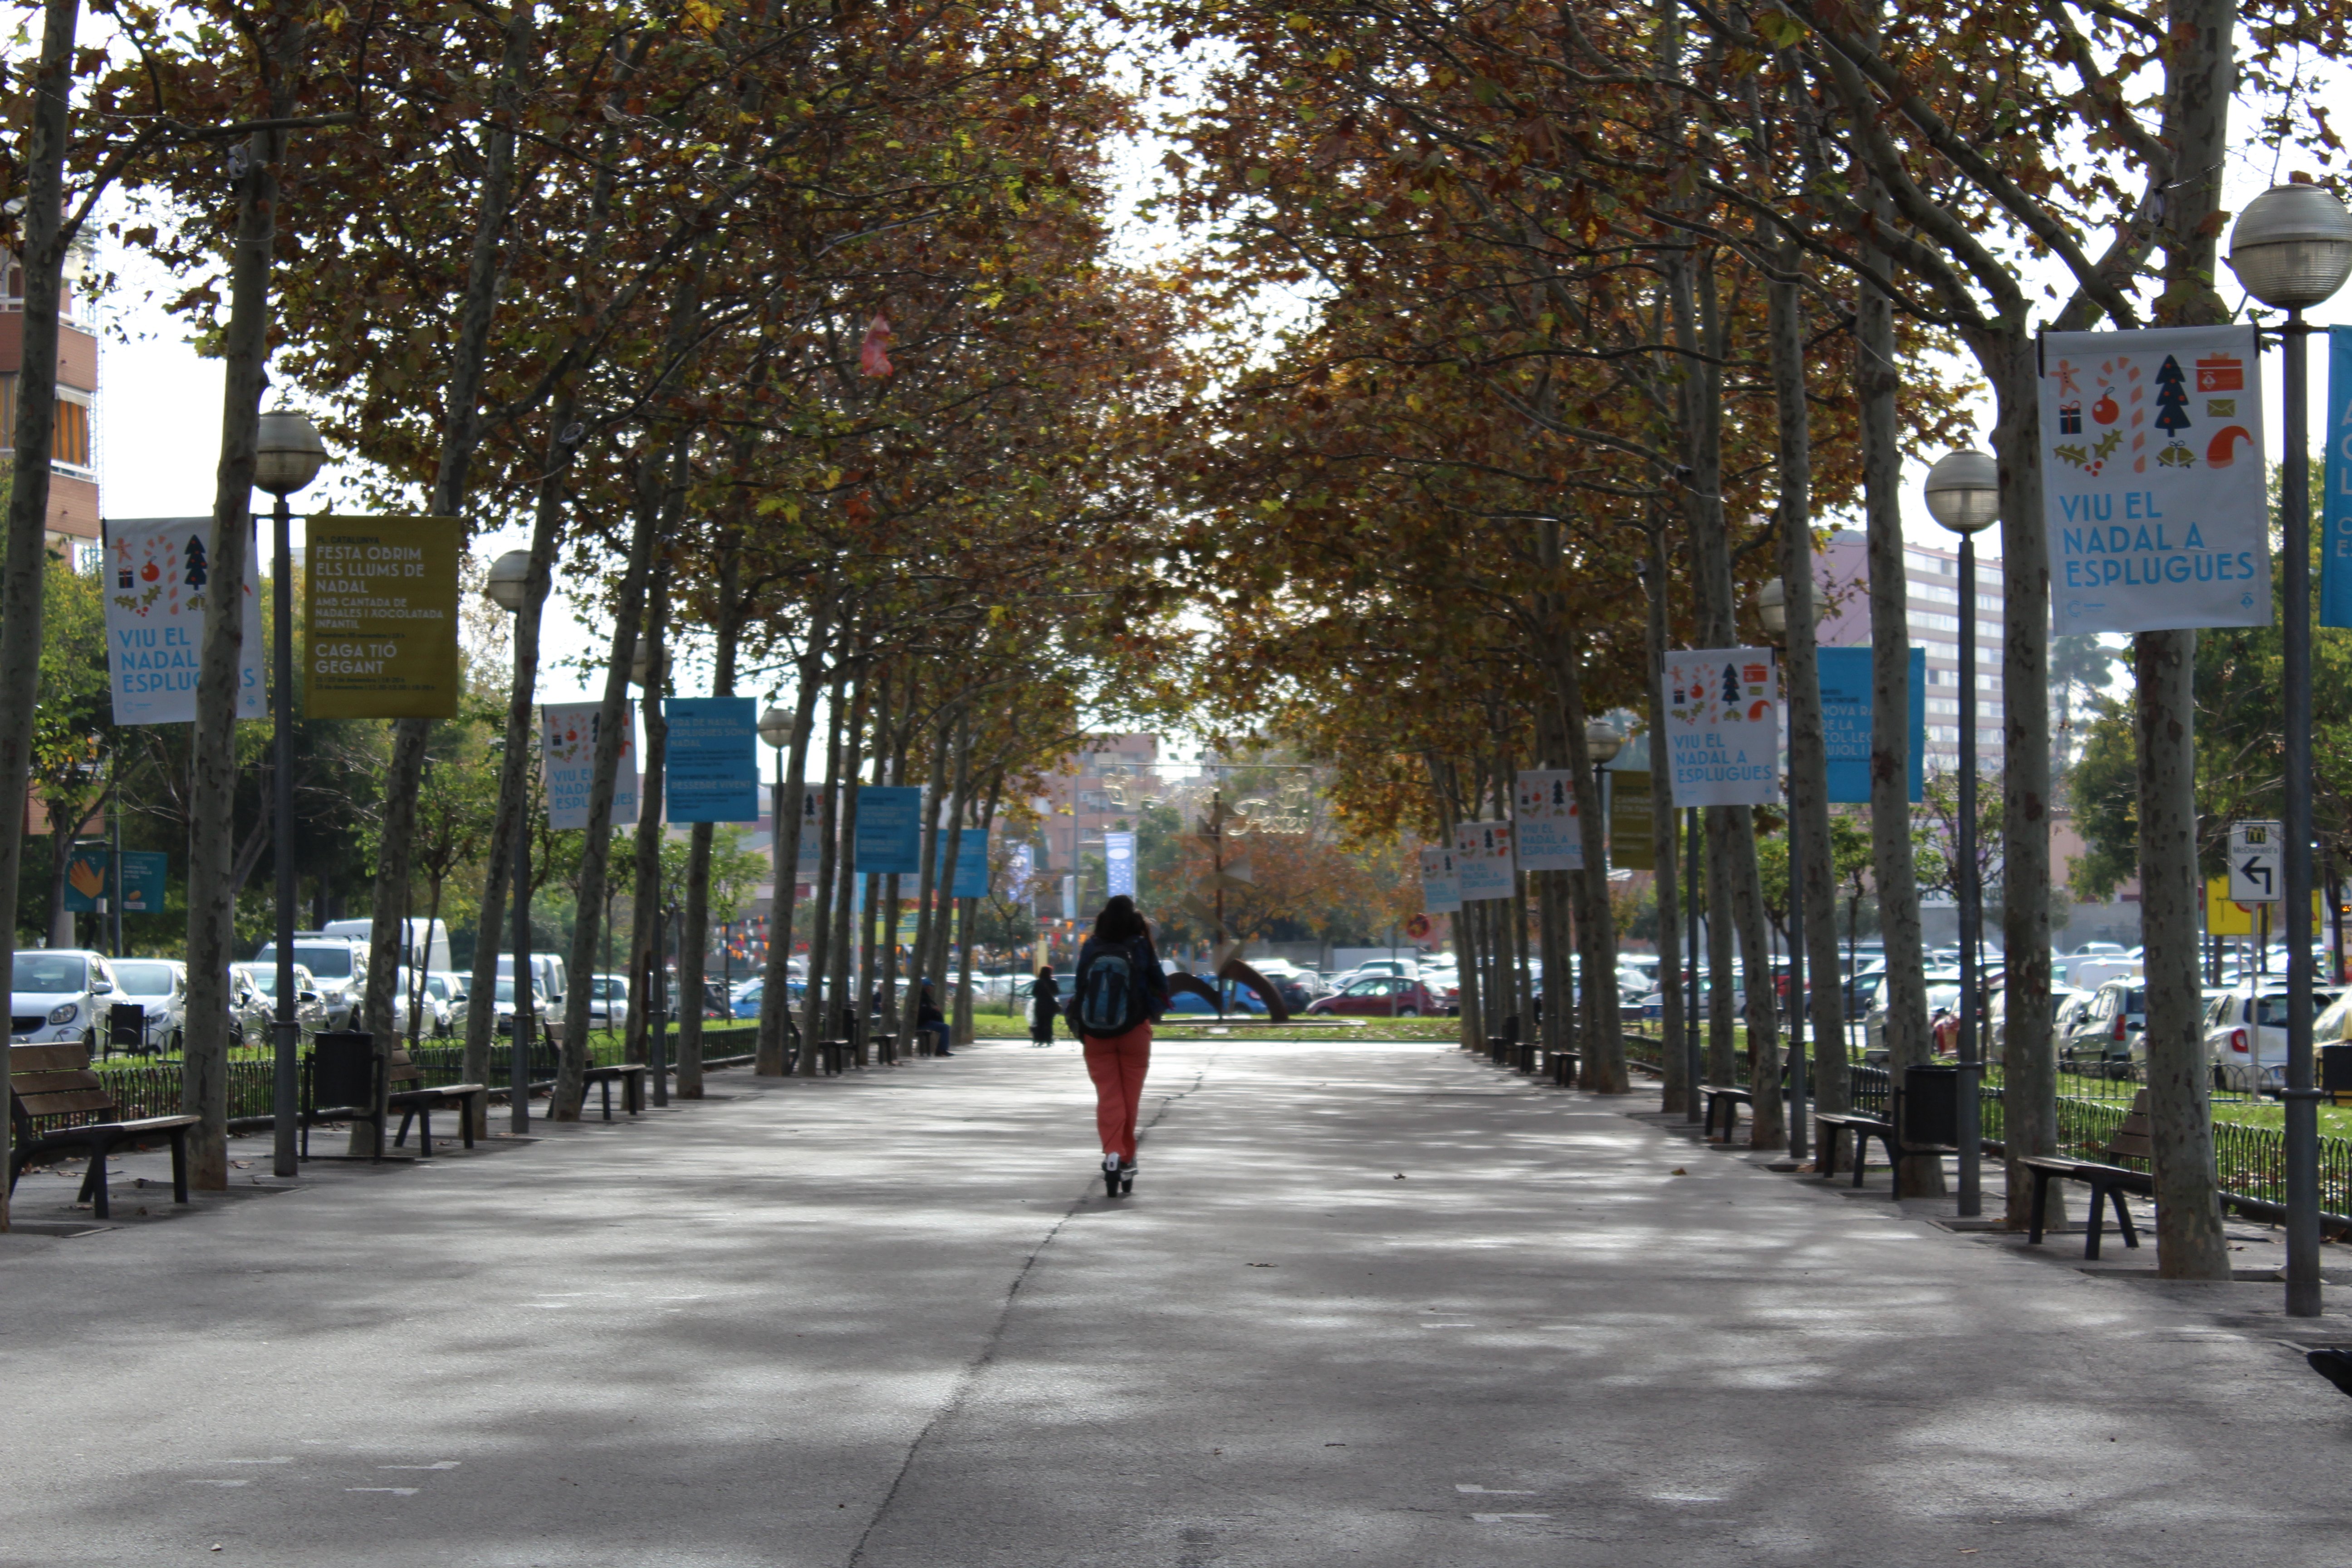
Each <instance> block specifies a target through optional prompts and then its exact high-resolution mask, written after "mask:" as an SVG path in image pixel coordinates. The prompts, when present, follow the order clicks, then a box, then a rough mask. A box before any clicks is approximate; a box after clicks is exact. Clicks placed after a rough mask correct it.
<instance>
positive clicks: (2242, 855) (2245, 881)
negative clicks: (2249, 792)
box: [2230, 822, 2286, 904]
mask: <svg viewBox="0 0 2352 1568" xmlns="http://www.w3.org/2000/svg"><path fill="white" fill-rule="evenodd" d="M2281 842H2282V840H2281V838H2280V835H2279V825H2278V824H2277V823H2275V822H2233V823H2231V824H2230V898H2231V900H2232V901H2234V902H2236V903H2241V904H2274V903H2277V902H2278V901H2279V900H2281V899H2283V898H2284V897H2285V896H2286V891H2285V886H2284V882H2285V873H2284V870H2282V869H2281V868H2280V866H2279V846H2280V843H2281Z"/></svg>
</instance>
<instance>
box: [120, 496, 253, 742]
mask: <svg viewBox="0 0 2352 1568" xmlns="http://www.w3.org/2000/svg"><path fill="white" fill-rule="evenodd" d="M212 527H213V520H212V519H211V518H208V517H141V518H121V517H114V518H109V519H107V520H106V521H105V524H104V528H105V531H106V542H105V545H104V556H105V565H104V571H105V574H106V665H107V672H108V675H109V677H110V683H111V685H112V687H113V689H114V721H115V722H116V723H118V724H193V723H194V722H195V719H196V672H197V668H198V667H199V665H200V664H201V662H202V660H203V658H204V647H205V607H206V606H207V605H210V604H211V602H212V581H211V571H210V567H209V564H208V563H209V561H210V559H211V552H210V550H209V549H208V547H207V545H206V541H208V540H210V539H211V538H212ZM259 574H260V567H259V565H258V563H257V562H256V561H255V560H254V557H253V550H252V547H251V542H250V541H248V542H247V549H246V552H245V595H244V597H243V601H242V603H243V605H244V615H245V646H244V648H243V649H242V651H241V659H242V667H241V668H239V669H238V671H237V681H236V716H237V717H238V718H240V719H259V718H262V717H264V716H265V714H266V713H267V711H268V708H267V703H266V700H265V699H266V693H267V688H265V687H264V686H263V684H262V679H261V667H262V663H263V649H262V646H261V592H260V575H259Z"/></svg>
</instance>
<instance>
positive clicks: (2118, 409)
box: [2042, 326, 2271, 637]
mask: <svg viewBox="0 0 2352 1568" xmlns="http://www.w3.org/2000/svg"><path fill="white" fill-rule="evenodd" d="M2258 371H2259V363H2258V362H2257V360H2256V358H2255V350H2254V329H2253V328H2252V327H2250V326H2245V327H2237V326H2231V327H2155V328H2150V329H2148V330H2146V331H2131V332H2048V333H2045V334H2043V337H2042V452H2043V458H2042V504H2043V507H2044V510H2045V513H2046V515H2045V516H2044V518H2043V524H2044V526H2045V527H2046V528H2047V529H2048V530H2049V531H2050V626H2051V630H2052V632H2053V634H2054V635H2056V636H2059V637H2067V636H2072V635H2074V634H2075V633H2078V632H2151V631H2171V630H2177V629H2179V628H2182V627H2188V626H2268V625H2270V624H2271V555H2270V502H2269V498H2268V496H2267V494H2266V492H2265V489H2264V485H2263V479H2264V474H2263V390H2262V378H2261V375H2260V374H2258Z"/></svg>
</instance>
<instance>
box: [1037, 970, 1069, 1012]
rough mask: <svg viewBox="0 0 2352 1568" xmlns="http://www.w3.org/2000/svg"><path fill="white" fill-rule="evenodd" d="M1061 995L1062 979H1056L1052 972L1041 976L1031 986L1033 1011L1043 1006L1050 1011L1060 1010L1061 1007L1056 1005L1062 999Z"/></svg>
mask: <svg viewBox="0 0 2352 1568" xmlns="http://www.w3.org/2000/svg"><path fill="white" fill-rule="evenodd" d="M1061 995H1062V983H1061V982H1060V981H1058V980H1056V979H1055V978H1054V977H1053V976H1052V975H1050V974H1048V975H1045V976H1043V977H1041V978H1040V979H1039V980H1038V981H1037V982H1036V984H1034V985H1032V986H1031V987H1030V988H1029V996H1030V1001H1031V1004H1032V1006H1031V1011H1033V1012H1034V1011H1035V1010H1036V1009H1037V1008H1040V1007H1042V1008H1044V1009H1045V1011H1046V1012H1048V1013H1058V1012H1060V1011H1061V1008H1059V1007H1057V1006H1055V1003H1056V1002H1058V1001H1059V1000H1060V999H1061Z"/></svg>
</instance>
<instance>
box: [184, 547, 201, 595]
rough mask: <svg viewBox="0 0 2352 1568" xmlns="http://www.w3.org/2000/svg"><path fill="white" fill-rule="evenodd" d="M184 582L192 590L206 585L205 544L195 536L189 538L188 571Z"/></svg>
mask: <svg viewBox="0 0 2352 1568" xmlns="http://www.w3.org/2000/svg"><path fill="white" fill-rule="evenodd" d="M182 581H184V582H185V583H186V584H187V585H188V586H189V587H190V588H192V589H194V588H201V587H203V586H204V585H205V542H204V540H203V539H201V538H199V537H198V536H196V535H194V534H190V535H189V536H188V570H187V575H186V576H185V577H184V578H183V579H182Z"/></svg>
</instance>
